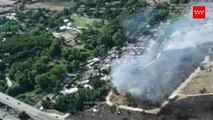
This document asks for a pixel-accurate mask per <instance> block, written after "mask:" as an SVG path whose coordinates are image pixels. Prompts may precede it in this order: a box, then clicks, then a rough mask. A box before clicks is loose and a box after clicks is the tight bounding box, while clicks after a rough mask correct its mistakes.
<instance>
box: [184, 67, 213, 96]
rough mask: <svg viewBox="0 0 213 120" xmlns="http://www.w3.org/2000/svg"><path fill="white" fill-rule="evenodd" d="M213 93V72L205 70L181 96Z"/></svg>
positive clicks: (194, 78) (185, 88) (191, 82)
mask: <svg viewBox="0 0 213 120" xmlns="http://www.w3.org/2000/svg"><path fill="white" fill-rule="evenodd" d="M200 93H213V71H208V70H203V71H200V72H199V73H197V75H195V76H194V77H193V78H192V80H191V81H190V82H189V83H188V84H187V85H186V86H185V87H184V88H183V89H182V90H181V94H186V95H189V94H200Z"/></svg>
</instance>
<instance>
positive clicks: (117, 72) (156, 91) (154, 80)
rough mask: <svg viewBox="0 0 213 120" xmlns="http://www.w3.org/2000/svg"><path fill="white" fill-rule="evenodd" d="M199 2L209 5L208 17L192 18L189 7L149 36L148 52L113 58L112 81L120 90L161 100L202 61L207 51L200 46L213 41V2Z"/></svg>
mask: <svg viewBox="0 0 213 120" xmlns="http://www.w3.org/2000/svg"><path fill="white" fill-rule="evenodd" d="M199 5H206V8H207V13H206V14H207V15H206V19H204V20H195V19H192V12H191V8H190V10H186V11H188V13H186V14H185V15H183V16H181V17H180V18H179V19H178V20H176V21H175V22H172V23H169V24H168V23H165V24H162V25H161V26H160V29H159V30H158V36H157V37H155V38H153V39H151V38H147V39H149V41H150V42H149V44H147V45H146V46H144V47H145V48H146V51H147V52H145V53H144V54H142V55H141V56H139V57H136V56H135V57H134V56H131V55H129V54H126V55H123V56H122V57H121V58H119V59H116V60H114V61H113V63H112V71H111V77H112V83H113V84H114V86H115V87H117V89H118V91H119V92H129V93H131V95H133V96H135V97H138V98H140V99H142V100H150V101H153V102H161V101H162V100H164V96H165V94H170V93H171V92H172V91H173V90H174V89H175V88H176V87H177V86H178V85H179V84H180V83H181V82H183V81H184V80H185V79H186V78H187V76H188V75H189V74H190V73H191V72H192V71H193V70H194V69H195V68H196V67H197V66H198V65H199V64H200V63H201V61H202V60H203V59H204V57H205V55H206V54H207V52H206V51H207V50H206V49H203V47H200V46H203V45H204V44H208V45H209V44H210V43H211V42H213V9H212V8H213V4H212V3H208V4H199ZM139 15H140V14H139ZM129 26H131V25H129ZM127 30H128V28H127ZM204 48H205V47H204Z"/></svg>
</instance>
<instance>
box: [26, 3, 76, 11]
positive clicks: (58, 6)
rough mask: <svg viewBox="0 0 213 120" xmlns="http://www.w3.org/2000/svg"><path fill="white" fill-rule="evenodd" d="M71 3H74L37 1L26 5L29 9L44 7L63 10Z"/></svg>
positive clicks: (71, 4)
mask: <svg viewBox="0 0 213 120" xmlns="http://www.w3.org/2000/svg"><path fill="white" fill-rule="evenodd" d="M73 5H75V4H74V3H68V2H37V3H33V4H26V7H27V8H30V9H38V8H45V9H49V10H52V11H63V10H64V8H67V7H72V6H73Z"/></svg>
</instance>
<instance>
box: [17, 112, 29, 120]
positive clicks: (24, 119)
mask: <svg viewBox="0 0 213 120" xmlns="http://www.w3.org/2000/svg"><path fill="white" fill-rule="evenodd" d="M18 116H19V118H20V119H21V120H27V119H30V116H29V115H28V114H27V113H26V112H25V111H22V112H20V113H19V115H18Z"/></svg>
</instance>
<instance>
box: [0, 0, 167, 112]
mask: <svg viewBox="0 0 213 120" xmlns="http://www.w3.org/2000/svg"><path fill="white" fill-rule="evenodd" d="M25 2H27V1H26V0H25ZM75 2H76V6H75V7H74V8H66V9H64V11H63V12H60V13H53V12H51V11H49V10H45V9H38V10H29V11H26V12H18V14H17V16H16V17H17V18H18V22H17V21H13V20H8V21H1V22H0V24H1V28H0V32H1V33H2V34H0V39H1V42H0V60H1V62H0V91H4V92H7V93H8V94H9V95H11V96H16V97H17V98H18V99H22V100H24V101H27V102H28V103H30V104H33V103H34V102H36V101H35V100H36V99H39V98H41V96H42V95H43V94H45V93H53V92H54V93H56V94H58V93H59V90H60V89H61V87H62V86H63V85H64V83H63V82H64V81H63V79H62V77H63V75H64V74H65V73H67V72H74V71H76V70H77V69H81V68H82V67H84V66H83V64H84V63H86V61H87V60H88V59H90V58H93V57H97V56H104V55H105V54H106V53H107V50H109V49H110V48H112V47H115V46H118V47H119V46H122V45H123V44H124V43H125V42H126V41H131V40H136V39H137V37H139V35H140V34H141V32H142V33H143V34H145V33H147V29H146V25H147V24H149V25H155V24H157V23H159V22H160V21H164V20H166V19H167V17H168V15H169V12H168V4H165V3H162V4H158V5H156V6H155V8H154V10H153V11H151V12H148V13H147V14H148V15H149V17H148V16H146V15H144V14H143V15H139V16H137V17H133V15H132V14H139V13H146V11H147V9H149V4H148V3H146V2H145V1H144V0H118V1H116V2H115V1H113V0H79V1H75ZM94 8H95V9H94ZM73 13H75V14H77V16H74V15H73ZM70 16H71V17H70ZM82 16H88V17H89V18H85V17H82ZM65 18H66V19H67V18H68V19H71V20H73V21H74V24H75V25H77V26H81V27H87V28H86V29H83V30H82V32H81V33H79V34H78V35H77V37H76V38H75V40H76V41H78V45H82V46H83V47H82V48H79V47H76V46H72V47H69V46H66V45H64V39H56V38H55V37H54V36H53V35H52V33H51V31H55V30H57V29H58V28H59V27H60V26H61V25H63V24H64V22H63V19H65ZM101 19H102V20H101ZM97 20H98V22H95V21H97ZM124 20H127V21H124ZM142 20H144V22H141V21H142ZM106 21H107V22H106ZM91 24H92V25H91ZM88 25H89V26H88ZM130 27H131V29H127V30H128V31H126V28H130ZM5 33H10V34H5ZM3 38H6V40H4V41H2V39H3ZM6 74H8V75H9V78H10V79H11V80H12V82H14V83H15V84H14V85H13V86H12V87H11V88H7V86H6V83H5V81H4V79H5V77H6ZM78 80H79V79H78ZM90 84H91V85H92V86H93V87H94V89H92V90H89V89H84V88H81V89H80V90H79V91H78V92H76V93H73V94H69V95H64V96H59V98H58V99H57V100H56V104H54V105H53V104H52V105H51V108H56V109H58V110H60V111H64V112H65V111H69V112H71V113H75V112H77V111H79V110H83V109H84V108H86V107H87V106H92V105H94V104H95V103H94V104H89V105H88V104H85V102H88V101H89V102H91V101H93V102H94V101H102V100H104V99H103V97H104V96H105V95H106V94H107V92H108V89H109V87H107V86H106V83H105V82H100V81H98V80H97V78H95V79H92V80H91V81H90ZM32 96H35V98H31V97H32ZM43 104H44V106H45V105H46V106H48V104H49V102H47V103H45V102H43Z"/></svg>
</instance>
